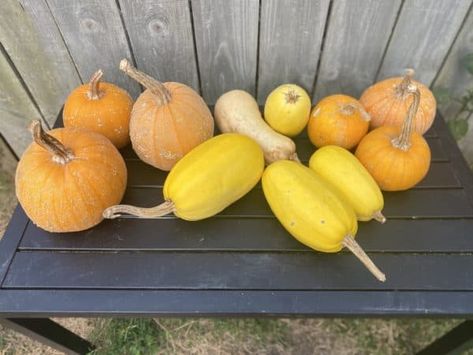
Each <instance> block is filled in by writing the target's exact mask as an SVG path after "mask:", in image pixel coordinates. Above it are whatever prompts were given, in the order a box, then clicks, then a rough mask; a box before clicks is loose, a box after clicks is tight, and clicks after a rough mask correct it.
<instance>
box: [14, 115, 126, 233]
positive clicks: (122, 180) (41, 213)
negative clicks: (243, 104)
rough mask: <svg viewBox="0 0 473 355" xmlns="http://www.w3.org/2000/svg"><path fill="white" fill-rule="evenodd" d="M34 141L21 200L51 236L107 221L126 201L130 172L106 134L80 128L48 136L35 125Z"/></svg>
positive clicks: (21, 179)
mask: <svg viewBox="0 0 473 355" xmlns="http://www.w3.org/2000/svg"><path fill="white" fill-rule="evenodd" d="M31 131H32V134H33V139H34V142H33V143H32V144H31V145H30V146H29V147H28V149H26V151H25V152H24V153H23V156H22V157H21V159H20V162H19V163H18V167H17V169H16V176H15V186H16V196H17V197H18V201H19V202H20V204H21V206H22V207H23V209H24V210H25V212H26V214H27V215H28V217H29V218H30V219H31V220H32V221H33V223H35V224H36V225H38V226H39V227H41V228H42V229H44V230H47V231H49V232H75V231H81V230H84V229H88V228H91V227H93V226H95V225H96V224H98V223H99V222H100V221H102V219H103V217H102V212H103V211H104V209H105V208H107V207H110V206H112V205H115V204H117V203H119V202H120V200H121V199H122V197H123V194H124V193H125V187H126V180H127V171H126V165H125V162H124V161H123V158H122V156H121V155H120V153H119V152H118V150H117V149H116V148H115V147H114V146H113V144H112V143H111V142H110V141H109V140H108V139H107V138H105V137H104V136H103V135H101V134H98V133H94V132H90V131H87V130H84V129H80V128H57V129H53V130H51V131H49V132H48V133H46V132H45V131H43V129H42V127H41V123H40V122H39V121H34V122H33V123H32V125H31Z"/></svg>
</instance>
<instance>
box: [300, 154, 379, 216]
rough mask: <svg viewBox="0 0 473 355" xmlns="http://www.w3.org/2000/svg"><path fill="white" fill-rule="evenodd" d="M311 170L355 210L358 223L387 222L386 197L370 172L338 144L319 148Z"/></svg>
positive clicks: (311, 164) (310, 165) (312, 158)
mask: <svg viewBox="0 0 473 355" xmlns="http://www.w3.org/2000/svg"><path fill="white" fill-rule="evenodd" d="M309 167H310V168H311V169H312V170H314V171H315V172H316V173H317V174H318V175H319V176H321V177H322V178H323V179H325V181H327V182H328V183H330V184H331V185H332V186H333V187H335V188H336V189H337V191H338V192H339V193H340V194H342V195H343V196H344V197H345V199H346V200H347V201H348V202H349V203H350V204H351V206H352V207H353V209H354V211H355V213H356V217H357V218H358V220H359V221H369V220H370V219H372V218H373V219H375V220H377V221H378V222H381V223H384V222H386V218H385V217H384V216H383V214H382V213H381V210H382V209H383V206H384V199H383V194H382V193H381V190H380V188H379V186H378V185H377V184H376V181H374V179H373V177H372V176H371V175H370V173H369V172H368V171H367V170H366V169H365V167H364V166H363V165H362V164H361V163H360V162H359V161H358V159H356V157H355V156H354V155H353V154H352V153H350V152H349V151H348V150H346V149H343V148H341V147H338V146H335V145H327V146H325V147H322V148H320V149H318V150H317V151H316V152H315V153H314V154H312V157H311V158H310V161H309Z"/></svg>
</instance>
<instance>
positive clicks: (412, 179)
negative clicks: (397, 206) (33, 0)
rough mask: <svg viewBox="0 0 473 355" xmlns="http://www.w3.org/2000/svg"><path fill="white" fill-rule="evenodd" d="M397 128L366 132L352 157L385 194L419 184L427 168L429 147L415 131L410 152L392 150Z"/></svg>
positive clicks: (390, 127)
mask: <svg viewBox="0 0 473 355" xmlns="http://www.w3.org/2000/svg"><path fill="white" fill-rule="evenodd" d="M400 133H401V129H400V128H399V127H393V126H385V127H379V128H377V129H375V130H373V131H371V132H370V133H368V134H367V135H366V136H365V137H364V138H363V140H362V141H361V142H360V144H359V145H358V148H357V149H356V152H355V155H356V157H357V158H358V159H359V160H360V162H361V163H362V164H363V165H364V167H365V168H366V170H368V171H369V173H370V174H371V176H372V177H373V178H374V179H375V181H376V182H377V183H378V185H379V187H380V188H381V189H382V190H384V191H402V190H407V189H409V188H411V187H413V186H415V185H416V184H417V183H419V182H420V181H421V180H422V179H423V178H424V177H425V175H427V172H428V171H429V167H430V157H431V154H430V148H429V145H428V144H427V143H426V141H425V139H424V138H423V137H422V136H421V135H420V134H419V133H417V132H412V134H411V136H410V148H409V150H407V151H406V150H401V149H398V148H395V147H393V145H392V141H393V139H395V138H397V137H398V136H399V135H400Z"/></svg>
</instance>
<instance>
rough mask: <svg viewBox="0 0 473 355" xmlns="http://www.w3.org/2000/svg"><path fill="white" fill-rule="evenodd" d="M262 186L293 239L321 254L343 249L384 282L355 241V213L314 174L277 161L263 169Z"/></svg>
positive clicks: (297, 166) (286, 161) (309, 170)
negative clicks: (346, 249)
mask: <svg viewBox="0 0 473 355" xmlns="http://www.w3.org/2000/svg"><path fill="white" fill-rule="evenodd" d="M262 185H263V191H264V195H265V197H266V200H267V201H268V204H269V206H270V207H271V210H272V211H273V213H274V214H275V215H276V217H277V218H278V220H279V221H280V222H281V224H282V225H283V226H284V228H286V230H287V231H288V232H289V233H290V234H291V235H292V236H293V237H294V238H296V239H297V240H299V241H300V242H301V243H303V244H305V245H307V246H308V247H310V248H312V249H315V250H318V251H321V252H325V253H335V252H338V251H340V250H341V249H342V248H343V247H347V248H348V249H350V251H351V252H353V253H354V254H355V256H356V257H357V258H358V259H360V261H361V262H362V263H363V264H364V265H365V266H366V267H367V268H368V269H369V270H370V272H371V273H372V274H373V275H374V276H375V277H376V278H377V279H378V280H380V281H385V280H386V277H385V275H384V274H383V273H382V272H381V271H380V270H379V269H378V268H377V267H376V265H374V264H373V262H372V261H371V260H370V258H369V257H368V256H367V255H366V253H365V252H364V251H363V250H362V249H361V247H360V246H359V245H358V243H356V242H355V239H354V237H355V234H356V231H357V228H358V223H357V220H356V215H355V212H354V211H353V209H352V208H351V206H350V205H349V204H348V203H347V202H346V201H345V200H344V199H343V197H342V196H341V195H339V194H338V192H337V191H336V190H335V189H334V188H333V187H332V186H331V185H330V184H328V183H327V182H326V181H325V180H323V179H322V178H321V177H319V176H318V175H317V173H315V172H314V171H313V170H311V169H309V168H307V167H305V166H303V165H302V164H300V163H296V162H293V161H288V160H280V161H277V162H274V163H272V164H271V165H270V166H268V167H267V168H266V170H265V172H264V173H263V178H262Z"/></svg>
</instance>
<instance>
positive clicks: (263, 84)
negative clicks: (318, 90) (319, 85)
mask: <svg viewBox="0 0 473 355" xmlns="http://www.w3.org/2000/svg"><path fill="white" fill-rule="evenodd" d="M329 3H330V1H329V0H317V1H312V0H304V1H298V0H290V1H282V0H277V1H272V0H262V3H261V28H260V37H259V40H260V45H259V47H260V49H259V72H258V101H259V102H260V103H261V104H263V103H264V101H265V100H266V97H267V96H268V94H269V93H270V92H271V91H272V90H273V89H274V88H275V87H276V86H278V85H280V84H284V83H288V82H291V83H295V84H298V85H300V86H302V87H303V88H304V89H306V90H307V92H309V93H310V92H311V91H312V87H313V84H314V78H315V73H316V71H317V63H318V60H319V55H320V46H321V44H322V38H323V34H324V28H325V21H326V19H327V12H328V8H329Z"/></svg>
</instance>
